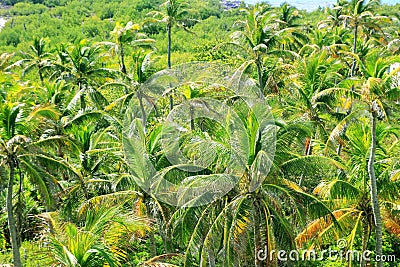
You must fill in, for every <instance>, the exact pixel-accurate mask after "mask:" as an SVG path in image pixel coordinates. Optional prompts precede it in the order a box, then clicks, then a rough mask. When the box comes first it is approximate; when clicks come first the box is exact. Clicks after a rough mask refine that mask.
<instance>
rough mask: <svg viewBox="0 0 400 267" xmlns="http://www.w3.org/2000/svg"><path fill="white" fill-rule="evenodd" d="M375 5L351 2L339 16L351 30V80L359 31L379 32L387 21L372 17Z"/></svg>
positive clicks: (357, 0)
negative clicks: (382, 23) (381, 25)
mask: <svg viewBox="0 0 400 267" xmlns="http://www.w3.org/2000/svg"><path fill="white" fill-rule="evenodd" d="M377 4H379V1H376V0H368V1H366V0H352V1H351V2H350V4H349V5H348V12H349V14H344V15H341V16H340V18H341V19H343V20H344V22H345V25H349V26H350V27H351V28H352V29H353V45H352V53H353V62H352V64H351V69H350V77H351V78H352V77H354V76H355V75H356V68H357V58H356V55H357V42H358V37H359V34H360V31H361V32H363V31H364V30H365V29H373V30H374V31H378V32H379V31H380V30H381V28H380V26H379V23H380V22H383V21H385V20H388V18H387V17H384V16H374V15H373V9H374V6H376V5H377ZM352 90H354V87H352ZM352 107H353V105H352V104H351V105H350V108H349V109H348V111H347V114H350V112H351V109H352ZM345 131H346V130H345ZM341 149H342V146H341V145H340V144H339V146H338V148H337V152H338V155H340V154H341Z"/></svg>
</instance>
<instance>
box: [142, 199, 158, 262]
mask: <svg viewBox="0 0 400 267" xmlns="http://www.w3.org/2000/svg"><path fill="white" fill-rule="evenodd" d="M144 205H145V206H146V213H147V217H148V218H149V219H153V215H152V214H153V213H152V212H151V207H150V203H149V201H147V200H146V198H145V204H144ZM149 241H150V254H151V257H155V256H157V248H156V241H155V238H154V232H153V230H151V231H150V233H149Z"/></svg>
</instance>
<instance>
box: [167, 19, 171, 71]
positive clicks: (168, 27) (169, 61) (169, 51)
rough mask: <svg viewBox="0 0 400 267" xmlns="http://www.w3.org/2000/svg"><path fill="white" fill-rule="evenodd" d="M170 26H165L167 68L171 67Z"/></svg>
mask: <svg viewBox="0 0 400 267" xmlns="http://www.w3.org/2000/svg"><path fill="white" fill-rule="evenodd" d="M171 28H172V27H171V26H169V25H168V26H167V31H168V69H170V68H171Z"/></svg>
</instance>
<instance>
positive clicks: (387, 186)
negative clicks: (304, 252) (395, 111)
mask: <svg viewBox="0 0 400 267" xmlns="http://www.w3.org/2000/svg"><path fill="white" fill-rule="evenodd" d="M368 124H369V123H368V121H367V120H365V121H363V122H361V124H357V125H356V124H355V125H351V126H350V128H349V130H348V134H347V136H348V140H347V144H348V146H346V148H345V149H344V151H343V152H345V153H347V154H348V160H347V162H345V163H344V164H345V165H346V167H345V172H344V173H346V175H343V173H341V174H340V175H339V177H334V178H333V179H332V180H330V181H329V180H326V181H323V182H321V184H319V185H318V186H317V187H316V188H315V189H314V193H315V194H317V195H319V196H321V197H322V198H323V199H325V200H326V201H327V202H328V203H329V204H328V205H329V206H330V207H331V208H332V210H333V212H332V213H333V214H334V216H335V217H336V219H337V221H338V222H339V223H340V225H341V228H336V227H335V226H334V225H332V222H329V221H326V220H325V219H318V220H315V221H313V222H311V223H310V224H308V225H307V227H306V229H305V230H304V231H303V232H302V233H300V234H299V235H298V237H297V238H296V240H297V244H298V246H299V247H304V245H310V244H314V245H315V246H323V245H325V244H331V241H332V239H333V240H334V239H337V238H347V240H348V242H347V243H348V247H347V249H353V248H354V247H355V246H356V245H357V244H356V240H357V237H358V236H360V237H361V241H362V244H361V246H362V249H361V251H365V250H366V249H367V245H368V243H369V240H370V236H371V233H372V231H373V229H374V213H373V210H372V206H371V199H370V196H369V194H370V192H369V191H370V189H369V187H368V178H369V177H368V158H369V154H370V143H371V137H370V133H369V128H370V127H369V126H368ZM396 135H397V133H396V129H395V128H392V127H390V126H387V125H380V126H378V127H377V136H378V140H379V145H378V151H377V152H378V153H377V161H376V164H375V165H376V168H377V169H378V170H379V171H378V173H377V177H378V178H379V180H380V187H379V196H380V197H381V202H380V207H381V209H382V211H383V221H384V222H385V226H386V229H387V230H388V231H392V232H394V233H396V231H398V230H399V229H398V227H396V224H394V223H391V222H394V221H393V216H392V212H393V210H395V209H396V208H393V207H395V205H396V203H397V202H398V198H399V196H398V194H395V193H394V192H396V191H398V190H399V186H400V184H399V183H398V181H396V180H395V179H392V180H391V179H390V178H391V175H392V173H393V170H394V169H396V168H397V166H398V164H396V163H395V161H393V159H394V158H396V157H397V155H396V154H397V153H398V149H397V143H398V138H397V137H396ZM386 140H394V142H396V143H395V144H394V145H393V144H388V143H387V142H386ZM351 264H352V262H351V261H349V262H348V266H351ZM361 266H365V261H362V262H361Z"/></svg>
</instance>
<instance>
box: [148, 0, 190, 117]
mask: <svg viewBox="0 0 400 267" xmlns="http://www.w3.org/2000/svg"><path fill="white" fill-rule="evenodd" d="M161 7H162V8H164V9H165V11H164V12H160V11H152V12H150V13H149V14H148V15H151V16H153V18H154V19H155V21H156V22H159V23H164V24H165V25H166V27H167V36H168V51H167V62H168V68H169V69H170V68H171V67H172V64H171V46H172V37H171V32H172V28H173V27H174V26H175V25H177V26H179V27H182V28H183V29H184V30H188V29H187V27H186V23H187V22H188V21H190V19H188V18H187V17H186V16H187V13H188V11H187V10H186V9H185V8H186V3H185V2H182V1H181V0H167V1H166V2H164V3H163V4H162V5H161ZM169 101H170V110H172V109H173V107H174V102H173V98H172V95H170V98H169Z"/></svg>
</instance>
